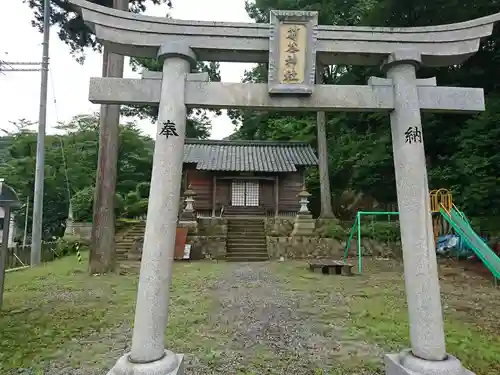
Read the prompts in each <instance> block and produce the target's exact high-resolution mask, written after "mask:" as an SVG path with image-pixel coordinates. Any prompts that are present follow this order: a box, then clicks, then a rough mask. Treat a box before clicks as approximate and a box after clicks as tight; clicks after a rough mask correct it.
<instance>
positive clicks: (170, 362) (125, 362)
mask: <svg viewBox="0 0 500 375" xmlns="http://www.w3.org/2000/svg"><path fill="white" fill-rule="evenodd" d="M129 356H130V353H127V354H125V355H124V356H123V357H121V358H120V359H119V360H118V361H117V362H116V364H115V365H114V366H113V368H112V369H111V370H109V372H108V375H183V374H184V354H175V353H173V352H171V351H169V350H165V356H164V357H163V358H161V359H159V360H157V361H154V362H149V363H134V362H131V361H130V359H129Z"/></svg>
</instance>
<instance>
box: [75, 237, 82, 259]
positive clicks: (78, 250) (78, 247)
mask: <svg viewBox="0 0 500 375" xmlns="http://www.w3.org/2000/svg"><path fill="white" fill-rule="evenodd" d="M75 249H76V259H78V264H81V263H82V254H81V253H80V242H77V243H76V244H75Z"/></svg>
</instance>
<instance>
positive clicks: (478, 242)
mask: <svg viewBox="0 0 500 375" xmlns="http://www.w3.org/2000/svg"><path fill="white" fill-rule="evenodd" d="M440 212H441V215H443V217H444V219H445V220H446V221H447V222H448V223H450V225H451V226H452V227H453V229H455V232H456V233H457V235H459V236H460V237H461V238H462V240H464V241H465V242H466V243H467V244H468V245H469V246H470V248H471V249H472V250H473V251H474V253H475V254H476V255H477V256H478V258H479V259H481V261H482V262H483V263H484V265H485V266H486V268H488V269H489V270H490V272H491V273H492V274H493V276H494V277H495V278H496V279H498V280H500V258H499V257H498V256H497V255H496V254H495V253H494V252H493V250H491V249H490V247H489V246H488V245H487V244H485V243H484V241H483V240H482V239H481V237H479V236H478V235H477V233H476V232H475V231H474V229H472V227H471V226H470V224H469V222H468V220H467V218H466V217H465V215H464V214H463V213H462V212H460V211H458V210H457V209H456V208H455V207H453V208H452V209H451V211H450V213H448V212H446V210H444V209H443V208H442V207H441V208H440Z"/></svg>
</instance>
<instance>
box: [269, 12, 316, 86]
mask: <svg viewBox="0 0 500 375" xmlns="http://www.w3.org/2000/svg"><path fill="white" fill-rule="evenodd" d="M270 19H271V27H272V31H271V34H270V38H269V77H268V86H269V94H296V95H310V94H312V92H313V89H314V79H315V64H316V34H317V31H316V27H317V24H318V13H317V12H307V11H271V17H270Z"/></svg>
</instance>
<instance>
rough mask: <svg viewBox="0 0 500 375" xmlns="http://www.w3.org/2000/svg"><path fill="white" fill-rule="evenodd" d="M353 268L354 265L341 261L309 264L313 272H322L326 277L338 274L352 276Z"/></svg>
mask: <svg viewBox="0 0 500 375" xmlns="http://www.w3.org/2000/svg"><path fill="white" fill-rule="evenodd" d="M352 267H353V265H352V264H349V263H345V262H343V261H341V260H315V261H312V262H309V269H310V270H311V271H312V272H314V271H315V270H321V273H323V274H325V275H330V274H336V275H344V276H351V275H352Z"/></svg>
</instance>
